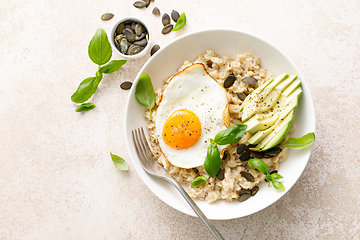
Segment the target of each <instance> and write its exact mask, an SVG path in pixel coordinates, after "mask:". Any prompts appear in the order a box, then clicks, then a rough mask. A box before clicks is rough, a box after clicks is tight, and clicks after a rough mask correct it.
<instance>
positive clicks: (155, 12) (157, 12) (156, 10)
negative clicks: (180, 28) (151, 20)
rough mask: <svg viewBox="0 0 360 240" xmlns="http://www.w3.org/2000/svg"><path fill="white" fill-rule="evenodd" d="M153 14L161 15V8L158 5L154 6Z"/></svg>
mask: <svg viewBox="0 0 360 240" xmlns="http://www.w3.org/2000/svg"><path fill="white" fill-rule="evenodd" d="M152 14H154V15H155V16H159V15H160V10H159V8H157V7H154V9H153V10H152Z"/></svg>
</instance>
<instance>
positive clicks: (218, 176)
mask: <svg viewBox="0 0 360 240" xmlns="http://www.w3.org/2000/svg"><path fill="white" fill-rule="evenodd" d="M224 174H225V173H224V170H222V169H221V168H220V170H219V172H218V173H217V174H216V178H217V179H219V180H220V181H222V180H224Z"/></svg>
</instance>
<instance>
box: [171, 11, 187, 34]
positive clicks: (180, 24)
mask: <svg viewBox="0 0 360 240" xmlns="http://www.w3.org/2000/svg"><path fill="white" fill-rule="evenodd" d="M185 25H186V16H185V13H182V14H181V15H180V17H179V19H178V20H177V21H176V24H175V27H174V29H173V30H172V31H179V30H181V29H183V28H184V27H185Z"/></svg>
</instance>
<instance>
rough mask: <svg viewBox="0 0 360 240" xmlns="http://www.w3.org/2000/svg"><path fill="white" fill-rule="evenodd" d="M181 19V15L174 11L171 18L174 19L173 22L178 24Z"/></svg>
mask: <svg viewBox="0 0 360 240" xmlns="http://www.w3.org/2000/svg"><path fill="white" fill-rule="evenodd" d="M179 17H180V14H179V13H178V12H177V11H175V10H172V12H171V18H172V20H173V21H174V22H177V20H178V19H179Z"/></svg>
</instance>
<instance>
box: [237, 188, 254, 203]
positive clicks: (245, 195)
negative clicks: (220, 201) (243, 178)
mask: <svg viewBox="0 0 360 240" xmlns="http://www.w3.org/2000/svg"><path fill="white" fill-rule="evenodd" d="M249 197H251V191H250V190H242V191H241V192H240V193H239V198H238V201H239V202H244V201H246V200H248V199H249Z"/></svg>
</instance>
